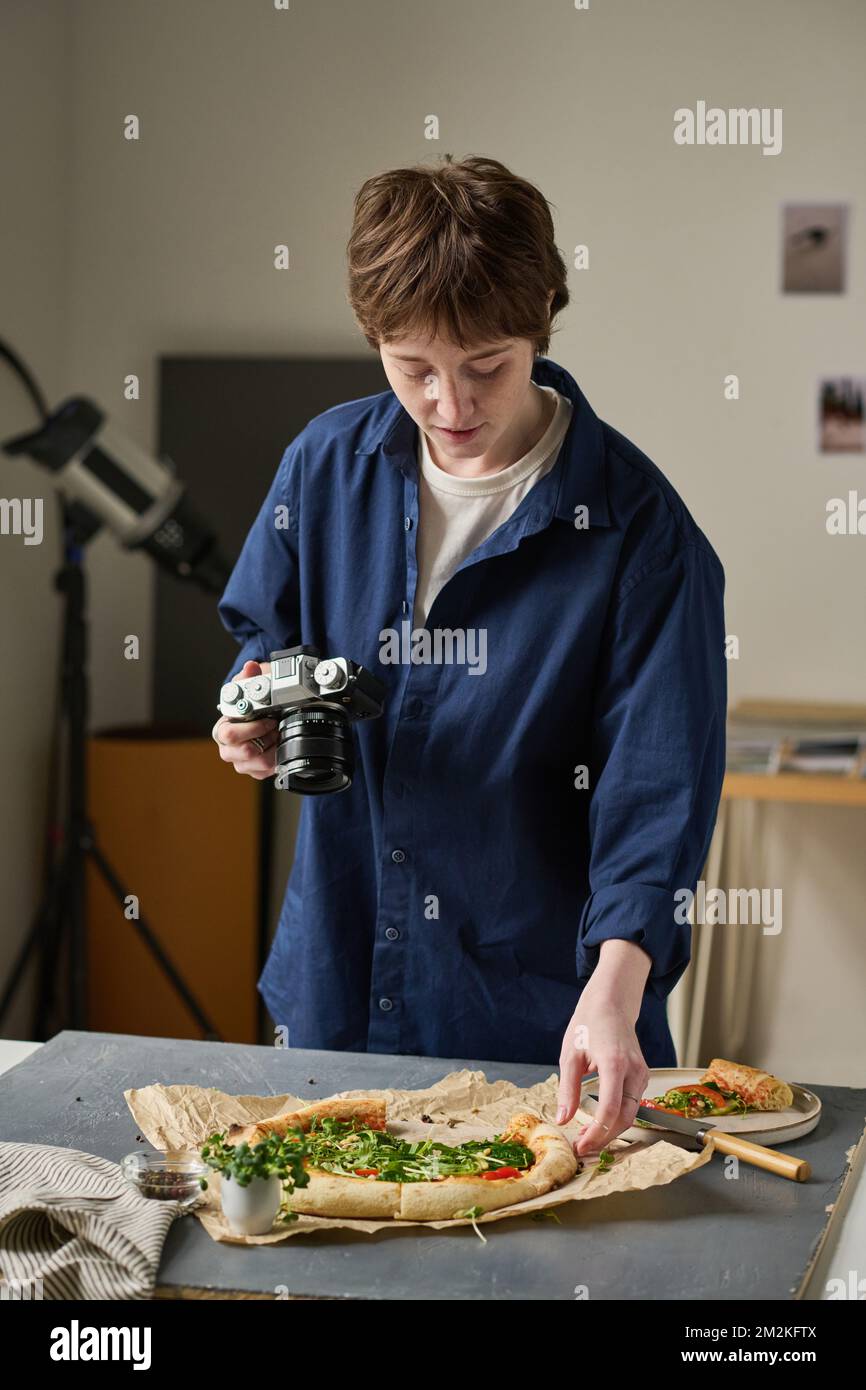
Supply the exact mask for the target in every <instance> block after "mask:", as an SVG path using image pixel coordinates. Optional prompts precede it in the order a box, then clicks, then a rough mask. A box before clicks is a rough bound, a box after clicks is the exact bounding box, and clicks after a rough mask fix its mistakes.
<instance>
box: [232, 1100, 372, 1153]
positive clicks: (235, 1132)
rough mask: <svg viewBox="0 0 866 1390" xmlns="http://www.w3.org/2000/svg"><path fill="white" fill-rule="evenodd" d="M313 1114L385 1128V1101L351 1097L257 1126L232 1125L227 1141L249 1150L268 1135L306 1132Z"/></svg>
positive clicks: (276, 1117) (320, 1103)
mask: <svg viewBox="0 0 866 1390" xmlns="http://www.w3.org/2000/svg"><path fill="white" fill-rule="evenodd" d="M316 1115H318V1116H320V1117H321V1118H322V1119H327V1118H330V1119H334V1120H351V1119H357V1120H360V1121H362V1122H363V1124H365V1125H366V1126H367V1128H368V1129H384V1128H385V1102H384V1100H382V1098H381V1096H350V1097H349V1098H347V1099H345V1100H323V1101H320V1102H319V1104H318V1105H305V1106H304V1107H303V1108H302V1109H300V1110H289V1111H287V1112H286V1113H285V1114H284V1115H274V1116H272V1117H271V1119H269V1120H259V1122H258V1124H252V1125H231V1126H230V1128H229V1131H228V1135H227V1139H228V1142H229V1143H230V1144H243V1143H247V1144H249V1145H250V1147H252V1146H253V1145H254V1144H258V1143H260V1142H261V1141H262V1140H263V1139H267V1137H268V1135H269V1134H286V1133H287V1132H288V1130H290V1129H302V1130H304V1132H305V1133H306V1131H307V1130H308V1129H309V1128H310V1125H311V1124H312V1122H313V1119H314V1117H315V1116H316Z"/></svg>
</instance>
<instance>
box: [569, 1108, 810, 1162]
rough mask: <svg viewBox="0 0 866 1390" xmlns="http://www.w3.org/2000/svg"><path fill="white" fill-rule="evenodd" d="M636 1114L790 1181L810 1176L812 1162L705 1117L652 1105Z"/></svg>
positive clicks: (640, 1109)
mask: <svg viewBox="0 0 866 1390" xmlns="http://www.w3.org/2000/svg"><path fill="white" fill-rule="evenodd" d="M589 1099H590V1100H594V1101H596V1102H597V1101H598V1096H597V1095H592V1094H590V1097H589ZM635 1118H637V1119H641V1120H647V1121H648V1122H649V1123H650V1124H652V1125H659V1126H660V1127H661V1128H662V1129H670V1130H674V1131H675V1132H676V1133H677V1134H687V1135H688V1136H689V1138H691V1139H694V1140H695V1144H696V1147H697V1148H698V1149H702V1148H704V1146H705V1145H706V1144H708V1143H709V1141H710V1140H711V1139H712V1142H713V1148H714V1149H716V1150H718V1151H719V1152H720V1153H724V1154H732V1155H733V1156H734V1157H735V1158H741V1159H742V1160H743V1162H744V1163H753V1164H754V1165H755V1167H757V1168H765V1169H766V1170H767V1172H768V1173H776V1174H777V1176H778V1177H780V1178H789V1179H790V1180H791V1181H792V1182H806V1180H807V1179H808V1178H810V1177H811V1176H812V1168H811V1165H810V1164H809V1163H807V1162H806V1160H805V1159H804V1158H795V1157H794V1155H793V1154H785V1153H781V1152H780V1151H779V1150H778V1149H768V1148H765V1147H764V1145H763V1144H755V1143H754V1142H753V1141H752V1140H751V1139H744V1138H743V1137H742V1136H741V1135H739V1134H731V1133H730V1132H729V1131H727V1130H724V1129H719V1127H718V1125H708V1124H707V1122H706V1120H690V1119H689V1118H688V1116H686V1115H672V1114H670V1112H669V1111H667V1110H656V1109H654V1108H653V1106H651V1105H639V1106H638V1108H637V1115H636V1117H635Z"/></svg>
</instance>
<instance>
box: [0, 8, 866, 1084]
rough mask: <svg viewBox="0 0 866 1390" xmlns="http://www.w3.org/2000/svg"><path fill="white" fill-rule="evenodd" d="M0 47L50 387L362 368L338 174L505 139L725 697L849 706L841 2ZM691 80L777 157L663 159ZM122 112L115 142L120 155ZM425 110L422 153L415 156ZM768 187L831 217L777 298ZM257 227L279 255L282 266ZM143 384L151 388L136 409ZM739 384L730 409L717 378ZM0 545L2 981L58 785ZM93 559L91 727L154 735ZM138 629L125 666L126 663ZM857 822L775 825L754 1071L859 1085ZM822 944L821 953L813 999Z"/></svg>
mask: <svg viewBox="0 0 866 1390" xmlns="http://www.w3.org/2000/svg"><path fill="white" fill-rule="evenodd" d="M0 38H2V45H0V52H2V56H0V92H2V97H0V100H2V102H3V114H4V132H5V134H6V139H5V140H4V152H3V187H4V202H5V203H6V207H5V210H4V213H3V219H2V238H3V241H2V245H3V249H4V256H3V260H2V266H0V281H2V303H3V306H4V313H3V316H2V328H0V332H2V333H3V334H4V335H5V336H7V337H8V338H9V339H11V341H12V342H13V344H14V345H15V346H16V347H17V348H18V349H19V350H20V351H22V352H23V353H24V354H25V356H26V357H27V359H28V361H29V362H30V364H31V365H32V367H33V369H34V370H35V371H36V373H37V375H38V377H39V379H40V380H41V381H42V383H43V384H44V387H45V390H46V391H47V393H48V395H49V396H50V398H51V400H52V402H56V401H57V400H58V399H59V398H60V396H62V395H64V394H68V393H72V392H83V393H87V394H90V395H92V396H93V397H94V398H95V399H96V400H97V401H98V402H99V403H100V404H101V405H102V406H103V407H104V408H106V409H107V410H108V411H109V412H110V413H111V414H112V416H113V417H114V419H115V420H116V422H117V423H118V424H119V425H120V426H121V427H122V428H123V429H124V430H126V431H127V432H128V433H129V434H130V435H131V436H132V437H133V438H134V439H135V440H136V441H137V442H139V443H140V444H142V445H144V446H153V443H154V439H155V430H156V418H157V401H156V399H155V395H154V392H155V387H156V357H157V355H158V354H159V353H161V352H166V353H177V352H184V351H189V352H201V351H203V350H206V351H210V352H214V353H220V352H232V353H244V352H251V353H252V352H255V353H267V352H273V353H281V352H286V353H303V352H309V353H311V354H317V355H324V354H328V353H331V352H334V353H341V354H343V353H346V352H347V351H349V352H351V351H352V350H356V351H357V352H359V353H364V352H366V351H367V349H366V346H365V344H364V342H363V340H362V339H361V337H360V335H359V334H358V333H357V331H356V329H355V327H354V325H353V322H352V319H351V315H350V313H349V310H348V307H347V305H346V303H345V295H344V285H343V268H344V260H343V256H344V245H345V240H346V236H347V234H348V228H349V219H350V212H351V200H352V195H353V192H354V190H355V189H356V188H357V186H358V185H359V184H360V182H361V181H362V180H363V178H365V177H366V176H368V175H369V174H371V173H373V172H375V171H377V170H380V169H382V168H386V167H388V166H391V165H396V164H398V163H409V162H414V161H416V160H419V159H424V158H426V157H428V156H432V155H434V154H437V153H442V152H445V151H449V152H452V153H454V154H455V155H458V156H459V155H462V154H467V153H485V154H489V155H493V156H495V157H497V158H500V159H502V160H503V161H504V162H505V163H507V164H508V165H510V166H511V167H513V168H514V169H515V170H516V171H518V172H520V173H522V174H524V175H526V176H528V177H529V178H531V179H532V180H534V181H535V182H536V183H537V184H538V185H539V186H540V187H541V188H542V189H543V191H544V192H545V194H546V196H547V197H548V198H549V199H550V201H551V203H552V204H553V209H554V216H555V220H556V227H557V234H558V240H559V244H560V247H561V248H562V249H563V252H564V254H565V255H566V258H567V260H569V261H570V259H571V248H573V247H574V246H575V245H576V244H578V243H587V244H588V246H589V247H590V255H591V269H590V270H589V272H584V273H578V272H577V271H572V273H571V288H572V294H573V303H572V306H571V307H570V308H569V309H568V310H567V311H566V314H565V317H564V319H563V320H562V321H561V326H560V330H559V331H558V332H557V333H556V335H555V336H554V340H553V346H552V348H551V355H552V356H553V357H554V358H556V359H557V360H559V361H561V362H562V363H563V364H564V365H565V366H566V367H568V369H569V370H570V371H571V372H572V373H573V374H574V375H575V376H576V377H577V379H578V381H579V382H580V384H581V386H582V388H583V389H584V391H585V393H586V394H587V396H588V398H589V400H590V402H591V404H592V405H593V407H594V408H595V409H596V411H597V412H598V413H599V414H600V415H601V416H602V417H603V418H605V419H607V420H609V421H610V422H611V423H612V424H614V425H615V426H616V427H617V428H619V429H620V430H622V431H623V432H624V433H625V434H627V435H629V436H630V437H631V438H632V439H634V441H635V442H636V443H637V444H638V445H639V446H640V447H641V448H643V449H644V450H645V451H646V452H647V453H648V454H649V455H650V456H651V457H652V458H654V459H655V461H656V462H657V463H658V464H659V465H660V467H661V468H662V469H663V470H664V471H665V472H666V473H667V475H668V476H669V477H670V479H671V480H672V482H673V483H674V485H675V486H677V487H678V488H679V490H680V491H681V493H682V495H683V497H684V499H685V501H686V503H687V504H688V505H689V507H690V508H691V510H692V511H693V512H694V514H695V515H696V517H697V519H698V521H699V522H700V524H701V525H702V526H703V528H704V530H705V531H706V532H707V534H708V535H709V537H710V539H711V541H712V542H713V544H714V545H715V547H716V548H717V550H718V551H719V554H720V555H721V557H722V559H723V562H724V564H725V566H726V570H727V576H728V585H727V612H728V629H729V631H731V632H734V633H736V634H737V635H738V636H739V638H740V642H741V657H740V660H739V661H738V662H732V663H731V666H730V685H731V694H732V697H734V698H736V697H739V696H742V695H790V694H797V695H799V696H801V697H803V698H816V699H820V698H824V699H846V698H847V699H862V698H863V697H864V666H866V663H864V655H863V653H864V635H866V634H864V618H866V614H864V604H863V601H862V594H863V579H864V555H866V540H864V539H863V538H857V537H845V538H838V539H831V538H829V537H828V536H827V535H826V533H825V531H824V504H825V502H826V499H827V498H828V497H829V496H831V495H834V493H837V492H845V491H847V488H848V487H849V486H850V487H854V486H858V487H860V489H861V491H866V468H864V465H863V463H862V462H861V460H859V459H857V458H856V457H849V458H848V459H845V458H842V457H840V458H838V459H832V458H829V459H828V458H822V457H820V456H819V455H817V454H816V452H815V450H814V447H813V438H814V428H813V414H814V403H815V388H816V382H817V379H818V377H819V375H820V374H821V373H822V372H838V373H845V372H847V373H860V372H864V371H866V363H864V358H863V333H862V327H863V323H864V308H866V306H864V250H863V238H862V230H861V227H860V210H861V208H862V206H863V194H864V181H866V170H864V162H863V152H862V131H863V129H864V128H866V88H864V84H863V82H862V56H861V55H862V51H863V43H864V39H866V9H864V7H863V5H862V4H861V3H859V0H829V3H826V4H823V5H816V4H814V3H811V0H810V2H809V3H806V0H761V3H760V4H756V3H754V0H729V3H727V4H725V5H721V6H709V5H697V4H694V3H692V2H691V0H668V3H660V4H653V5H648V4H646V3H644V2H643V0H630V3H619V4H617V5H616V6H612V5H605V4H602V3H600V0H599V2H598V3H594V2H593V0H591V4H590V9H589V11H588V12H585V13H582V12H577V11H575V10H574V8H573V6H572V5H571V4H570V3H569V2H568V0H535V2H534V3H532V4H526V3H524V0H475V2H474V3H473V4H472V5H466V4H465V3H463V0H439V3H437V4H436V5H434V6H430V5H427V4H425V3H422V0H417V2H414V0H320V3H315V4H314V3H309V2H308V0H293V3H292V4H291V7H290V9H289V10H288V12H279V11H275V10H273V9H272V8H270V7H269V5H268V4H267V3H258V4H241V5H239V4H237V3H235V0H184V3H183V4H182V5H178V4H177V3H174V0H148V3H147V4H146V5H139V4H134V3H131V0H68V2H67V3H64V4H61V3H50V0H40V4H38V5H33V4H29V3H25V0H6V3H5V4H4V6H3V8H2V11H0ZM858 91H859V93H860V95H859V96H858V95H857V93H858ZM699 99H704V100H706V101H707V102H708V104H711V105H712V104H718V105H721V106H724V107H728V106H741V105H745V106H751V105H756V106H768V107H778V106H781V107H782V108H783V111H784V127H783V132H784V148H783V151H782V153H781V154H780V155H778V156H777V157H766V156H763V155H762V154H761V151H760V149H758V148H754V147H728V148H711V147H704V148H682V147H678V146H676V145H675V144H674V142H673V139H672V128H673V111H674V109H675V108H677V107H680V106H690V107H694V105H695V103H696V102H697V101H698V100H699ZM130 112H132V113H135V114H137V115H138V116H139V117H140V119H141V123H142V139H141V140H140V141H139V142H138V143H137V144H133V143H129V142H127V141H125V140H124V139H123V138H122V130H121V125H122V121H123V118H124V117H125V116H126V115H127V114H128V113H130ZM430 114H434V115H436V116H438V118H439V121H440V138H439V140H438V141H436V142H431V141H427V140H425V139H424V120H425V118H426V117H427V116H429V115H430ZM10 136H11V138H10ZM7 194H9V195H10V196H8V197H7V196H6V195H7ZM790 199H805V200H822V199H826V200H833V199H838V200H840V201H847V202H849V203H851V204H852V207H853V216H852V242H853V248H854V254H853V256H852V258H851V266H850V288H849V292H848V294H847V295H846V296H844V297H828V298H825V297H819V296H812V297H810V296H799V297H797V296H789V297H784V296H781V295H780V294H779V293H778V289H777V286H778V280H779V254H780V247H779V240H780V229H779V204H780V203H781V202H782V201H783V200H790ZM279 242H286V243H288V245H289V247H290V250H291V257H292V270H291V271H289V272H288V273H284V274H280V273H278V272H277V271H275V270H274V269H273V268H272V251H273V247H274V245H275V244H276V243H279ZM131 372H134V373H138V374H139V375H140V378H141V385H142V397H141V400H140V402H138V403H128V402H125V401H124V400H123V395H122V389H123V379H124V377H125V376H126V375H127V374H128V373H131ZM731 372H735V373H737V374H738V375H739V376H740V380H741V399H740V401H738V402H736V403H731V402H727V401H725V400H724V398H723V394H722V382H723V377H724V376H725V375H726V374H728V373H731ZM0 411H2V422H3V426H2V427H3V430H4V433H10V432H12V431H13V430H15V429H23V428H26V427H27V426H28V425H29V424H30V422H31V421H30V414H29V410H28V407H27V404H26V401H25V400H24V399H23V396H22V393H21V392H20V391H19V389H18V388H17V386H16V385H15V383H14V382H13V381H12V379H11V377H10V376H9V375H8V374H7V373H5V372H0ZM275 464H276V460H275ZM4 479H5V482H4V491H5V493H6V494H7V495H8V494H13V495H17V494H20V495H25V496H26V495H33V493H34V492H35V491H36V490H37V489H38V490H42V491H44V487H43V482H42V479H41V478H40V477H39V474H38V472H37V470H36V469H35V468H33V467H31V466H30V465H28V464H24V463H20V464H16V465H14V466H13V465H11V464H8V463H7V464H4ZM16 490H17V493H16ZM0 545H2V549H0V564H2V578H3V589H4V593H5V598H4V600H3V602H4V609H3V617H4V621H3V643H4V658H5V659H4V661H3V678H2V680H3V683H2V692H3V694H2V705H3V710H4V713H5V715H6V721H7V728H8V727H9V726H10V724H11V725H12V726H13V727H14V729H15V735H16V736H15V738H14V740H12V742H13V745H14V746H13V747H11V748H10V749H7V762H6V774H7V776H6V786H7V792H6V797H5V801H4V810H3V815H4V824H5V825H6V827H7V833H6V834H5V835H4V836H3V839H2V843H0V870H2V874H3V879H4V882H5V883H7V884H8V885H10V887H9V891H8V892H7V893H6V894H5V895H4V931H3V936H2V938H0V971H2V965H3V953H7V954H8V953H9V951H10V950H11V948H12V947H11V943H12V940H13V938H14V937H15V935H16V933H19V932H20V931H21V930H22V927H23V924H24V921H25V920H26V917H27V912H28V908H29V905H30V902H31V900H32V893H33V889H32V883H31V879H30V877H29V876H28V874H27V873H22V871H21V865H22V864H26V865H31V864H32V863H33V862H35V860H36V855H37V848H38V845H37V834H38V826H39V822H40V814H41V810H40V808H41V804H42V801H41V799H42V794H43V787H44V784H45V777H46V773H47V768H46V766H45V748H44V739H43V728H44V717H43V713H42V711H41V710H38V709H36V708H33V707H32V706H31V705H30V704H29V702H27V701H23V700H21V701H19V700H17V699H16V698H15V696H14V694H13V690H14V687H13V685H12V682H11V675H12V673H13V671H14V672H16V673H17V672H19V671H22V672H23V671H27V670H32V669H34V668H36V667H39V668H41V669H44V673H45V679H46V681H47V682H50V680H51V678H52V676H53V673H54V671H55V669H56V655H57V653H56V645H55V643H56V619H57V612H58V609H57V601H56V597H55V595H54V594H53V592H52V590H51V587H50V575H51V573H52V570H53V565H54V559H55V555H56V547H57V541H56V537H53V536H52V535H51V534H50V533H49V534H47V535H46V541H45V544H44V545H43V546H42V547H41V548H35V547H31V548H28V549H27V550H26V551H25V550H23V549H22V547H21V545H20V542H18V541H15V542H10V540H9V539H8V538H0ZM90 574H91V580H92V604H91V612H92V619H93V645H92V662H91V669H92V673H93V676H94V686H93V706H92V716H93V723H94V725H100V724H105V723H110V722H113V721H115V720H120V719H122V720H124V721H127V720H135V719H145V718H147V716H148V691H149V685H150V675H149V670H148V662H147V655H146V654H147V652H148V649H149V640H150V634H151V593H150V570H149V566H148V563H147V562H146V561H145V560H144V559H141V558H139V557H134V556H130V555H126V554H122V553H121V552H119V551H118V549H117V548H116V547H115V545H114V543H113V542H112V541H111V540H109V539H107V538H102V539H100V540H99V541H98V542H97V543H96V544H95V545H94V546H93V548H92V554H91V562H90ZM10 595H11V597H10ZM129 632H137V633H139V635H140V636H141V639H142V645H143V650H144V652H145V659H144V660H143V661H142V662H140V663H138V664H136V663H130V662H127V661H124V660H123V659H122V655H121V645H120V643H121V638H122V637H123V636H124V634H126V633H129ZM864 830H866V812H858V813H853V812H852V813H829V812H823V811H821V810H814V811H812V810H798V809H790V810H787V811H785V812H784V813H782V812H779V814H778V817H777V819H776V823H775V828H774V829H773V830H772V832H771V833H772V834H773V835H777V836H778V849H779V853H778V855H777V856H776V857H775V858H774V859H773V864H774V873H777V874H778V875H779V876H780V881H781V883H782V886H784V887H785V889H786V893H787V892H788V889H789V884H791V883H793V882H794V875H795V873H796V882H797V883H798V884H801V885H803V886H802V894H801V896H800V897H798V901H797V903H796V904H795V903H791V904H790V906H789V904H788V903H787V902H786V930H785V932H784V933H783V938H782V940H780V941H774V942H773V948H774V950H778V951H779V952H780V954H781V955H782V957H783V959H784V961H785V965H784V968H783V969H782V970H781V972H780V973H779V974H778V975H776V974H775V972H774V973H773V979H774V980H775V981H776V983H775V984H773V983H772V980H768V981H767V982H766V983H764V984H763V985H762V988H764V989H765V990H766V997H765V1004H766V1006H769V1004H770V1002H772V1003H773V1007H774V1012H773V1013H772V1023H771V1024H770V1023H768V1014H767V1008H766V1007H765V1006H763V1005H762V1007H761V1009H759V1010H758V1011H757V1012H756V1021H755V1032H754V1038H753V1042H754V1046H755V1048H756V1055H755V1057H754V1060H756V1061H767V1062H770V1063H772V1065H773V1066H774V1067H776V1068H777V1069H779V1070H781V1071H782V1072H783V1073H784V1071H785V1069H786V1067H788V1066H789V1065H790V1066H795V1067H796V1069H797V1070H798V1072H799V1073H800V1075H801V1076H802V1077H803V1079H807V1080H808V1079H811V1080H818V1081H820V1080H838V1081H842V1080H849V1081H853V1080H856V1079H858V1075H855V1072H856V1073H858V1074H859V1073H860V1070H861V1069H860V1068H859V1063H858V1064H857V1065H856V1066H855V1064H854V1063H853V1062H851V1061H849V1060H848V1059H849V1058H850V1056H851V1053H852V1050H853V1051H855V1052H856V1051H857V1050H858V1049H859V1051H860V1053H861V1054H862V1048H863V1043H864V1035H863V1024H862V1022H861V1021H860V1017H859V1016H858V1017H857V1018H856V1020H855V1016H854V1009H855V1005H856V1004H857V1003H858V1001H859V1002H860V1003H861V1004H862V996H863V984H862V976H860V977H857V976H855V975H854V974H853V972H852V971H851V970H850V969H847V970H846V968H845V961H846V958H847V957H846V952H849V951H853V950H854V949H855V946H856V943H857V942H858V941H859V936H860V931H861V912H860V905H859V904H860V899H861V893H862V887H863V864H862V852H861V847H862V843H863V835H864ZM806 854H807V855H808V863H809V866H810V876H809V879H808V882H806V883H805V884H804V882H803V880H804V875H803V873H802V864H803V862H804V856H805V855H806ZM799 892H800V890H799V889H798V893H799ZM816 913H817V914H818V915H820V918H821V922H822V928H821V930H820V931H818V930H817V929H816V926H815V916H816ZM828 940H831V941H832V942H833V943H834V946H833V951H834V955H835V956H836V957H837V960H838V963H839V964H840V966H841V968H840V969H839V971H838V973H837V975H836V976H835V977H834V979H833V988H832V990H830V988H829V983H828V982H827V975H826V973H825V972H830V974H832V965H831V962H830V960H829V958H828V955H827V941H828ZM850 959H851V960H853V959H854V957H853V956H851V957H850ZM762 979H763V976H762ZM816 981H821V982H822V983H821V990H822V992H823V990H824V989H825V986H826V988H827V990H828V991H829V993H830V994H831V995H832V999H833V1025H832V1037H830V1036H829V1035H828V1036H827V1037H825V1038H824V1039H823V1041H822V1042H821V1044H820V1046H812V1045H811V1043H810V1045H809V1046H808V1047H806V1046H805V1045H804V1043H803V1038H802V1035H801V1031H802V1029H801V1023H800V1022H799V1021H798V1019H797V1017H796V1016H795V1015H794V1014H792V1012H791V1010H790V1009H789V1007H788V1004H787V1003H784V1001H783V1006H780V1007H778V1008H776V1006H775V991H776V989H777V988H782V986H784V993H785V999H786V1000H788V1001H790V1000H792V999H795V998H796V999H798V1000H799V999H800V997H801V996H802V994H803V993H804V992H806V993H808V991H809V989H814V988H816V985H815V982H816ZM862 1012H863V1011H862V1008H861V1009H860V1011H859V1013H860V1015H862ZM13 1031H14V1030H13ZM859 1079H860V1080H862V1074H859Z"/></svg>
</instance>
